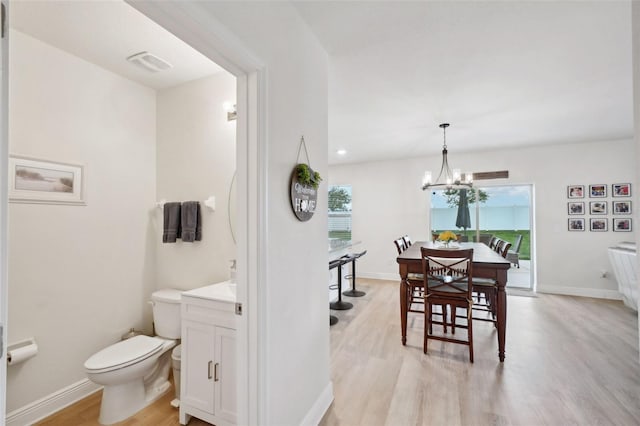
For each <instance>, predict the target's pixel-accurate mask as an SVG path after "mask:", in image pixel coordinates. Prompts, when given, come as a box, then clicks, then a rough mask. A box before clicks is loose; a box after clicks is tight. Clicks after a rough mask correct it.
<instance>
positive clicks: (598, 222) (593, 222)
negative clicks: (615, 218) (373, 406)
mask: <svg viewBox="0 0 640 426" xmlns="http://www.w3.org/2000/svg"><path fill="white" fill-rule="evenodd" d="M607 228H608V221H607V219H606V218H604V217H603V218H591V219H589V230H590V231H592V232H606V231H608V229H607Z"/></svg>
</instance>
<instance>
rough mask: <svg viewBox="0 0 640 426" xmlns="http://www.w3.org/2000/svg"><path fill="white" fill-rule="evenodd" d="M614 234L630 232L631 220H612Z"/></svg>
mask: <svg viewBox="0 0 640 426" xmlns="http://www.w3.org/2000/svg"><path fill="white" fill-rule="evenodd" d="M613 230H614V232H631V219H630V218H624V219H613Z"/></svg>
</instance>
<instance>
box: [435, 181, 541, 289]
mask: <svg viewBox="0 0 640 426" xmlns="http://www.w3.org/2000/svg"><path fill="white" fill-rule="evenodd" d="M461 191H465V194H464V195H463V197H462V198H463V199H464V198H466V199H467V203H468V206H469V207H468V208H469V213H470V214H469V215H468V218H469V222H467V223H464V222H460V217H461V216H460V215H459V214H458V210H459V206H460V204H461V202H460V200H461ZM533 217H534V216H533V185H524V184H523V185H492V186H489V185H486V186H475V187H474V188H472V189H469V190H458V189H451V190H434V191H432V194H431V231H432V233H439V232H441V231H445V230H455V232H456V233H459V234H460V235H462V238H463V239H464V240H468V241H476V240H479V241H481V242H488V241H489V239H490V238H491V236H494V237H498V238H501V239H503V240H506V241H508V242H510V243H511V249H510V250H509V251H510V253H509V254H508V255H507V258H508V259H509V260H510V261H511V268H510V269H509V278H508V281H507V287H508V288H512V289H519V290H534V287H535V286H534V274H533V271H534V267H533V263H534V262H533V255H532V254H533V249H532V248H533V246H534V244H533V239H534V232H533V229H534V227H533ZM465 225H466V226H465Z"/></svg>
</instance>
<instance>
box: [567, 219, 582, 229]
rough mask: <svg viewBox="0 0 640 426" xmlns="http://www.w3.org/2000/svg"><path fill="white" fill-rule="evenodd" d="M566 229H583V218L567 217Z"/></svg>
mask: <svg viewBox="0 0 640 426" xmlns="http://www.w3.org/2000/svg"><path fill="white" fill-rule="evenodd" d="M568 229H569V231H584V218H583V217H576V218H573V217H572V218H569V222H568Z"/></svg>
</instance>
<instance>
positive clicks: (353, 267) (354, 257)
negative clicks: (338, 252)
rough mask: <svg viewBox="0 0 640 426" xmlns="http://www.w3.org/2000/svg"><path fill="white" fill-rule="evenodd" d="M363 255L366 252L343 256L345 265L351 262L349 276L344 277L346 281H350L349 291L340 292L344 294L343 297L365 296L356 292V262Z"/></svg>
mask: <svg viewBox="0 0 640 426" xmlns="http://www.w3.org/2000/svg"><path fill="white" fill-rule="evenodd" d="M365 254H367V251H366V250H365V251H363V252H360V253H353V254H348V255H345V256H343V258H345V260H346V262H347V263H348V262H351V274H349V275H346V276H345V277H344V278H345V279H347V280H351V289H350V290H346V291H343V292H342V294H344V295H345V296H348V297H362V296H364V295H366V294H367V293H365V292H364V291H361V290H356V260H358V259H359V258H361V257H362V256H364V255H365Z"/></svg>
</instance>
